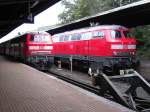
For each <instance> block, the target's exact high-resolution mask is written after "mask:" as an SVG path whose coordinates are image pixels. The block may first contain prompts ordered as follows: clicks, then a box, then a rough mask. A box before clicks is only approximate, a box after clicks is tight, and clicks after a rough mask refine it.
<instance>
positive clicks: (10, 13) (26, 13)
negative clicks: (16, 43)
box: [0, 0, 60, 37]
mask: <svg viewBox="0 0 150 112" xmlns="http://www.w3.org/2000/svg"><path fill="white" fill-rule="evenodd" d="M58 1H60V0H0V37H2V36H4V35H6V34H7V33H9V32H10V31H11V30H13V29H14V28H16V27H18V26H19V25H21V24H22V23H24V22H28V23H33V22H34V20H33V19H34V16H35V15H37V14H38V13H40V12H42V11H44V10H45V9H47V8H48V7H50V6H52V5H54V4H55V3H56V2H58Z"/></svg>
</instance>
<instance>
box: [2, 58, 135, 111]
mask: <svg viewBox="0 0 150 112" xmlns="http://www.w3.org/2000/svg"><path fill="white" fill-rule="evenodd" d="M0 112H132V110H129V109H128V108H126V107H123V106H122V105H120V104H117V103H114V102H112V101H109V100H107V99H105V98H103V97H99V96H97V95H95V94H93V93H90V92H88V91H86V90H83V89H81V88H79V87H76V86H74V85H71V84H69V83H67V82H64V81H62V80H60V79H57V78H55V77H53V76H50V75H47V74H46V73H43V72H41V71H38V70H36V69H34V68H32V67H30V66H28V65H25V64H23V63H19V62H15V61H11V60H8V59H7V58H4V57H3V56H0Z"/></svg>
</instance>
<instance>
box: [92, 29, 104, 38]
mask: <svg viewBox="0 0 150 112" xmlns="http://www.w3.org/2000/svg"><path fill="white" fill-rule="evenodd" d="M92 37H93V38H104V32H99V31H96V32H93V33H92Z"/></svg>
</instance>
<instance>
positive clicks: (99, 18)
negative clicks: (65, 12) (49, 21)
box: [48, 0, 150, 34]
mask: <svg viewBox="0 0 150 112" xmlns="http://www.w3.org/2000/svg"><path fill="white" fill-rule="evenodd" d="M149 17H150V0H142V1H139V2H135V3H132V4H129V5H125V6H122V7H118V8H115V9H112V10H108V11H105V12H102V13H98V14H96V15H93V16H90V17H85V18H82V19H80V20H76V21H73V22H71V23H68V24H65V25H60V26H53V27H51V28H50V29H49V30H48V32H49V33H51V34H55V33H60V32H64V31H69V30H73V29H78V28H83V27H88V26H90V23H97V22H98V23H99V24H102V25H104V24H107V25H110V24H117V25H123V26H126V27H128V28H132V27H136V26H140V25H148V24H150V19H149Z"/></svg>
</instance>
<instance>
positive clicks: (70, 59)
mask: <svg viewBox="0 0 150 112" xmlns="http://www.w3.org/2000/svg"><path fill="white" fill-rule="evenodd" d="M70 69H71V72H72V56H70Z"/></svg>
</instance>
